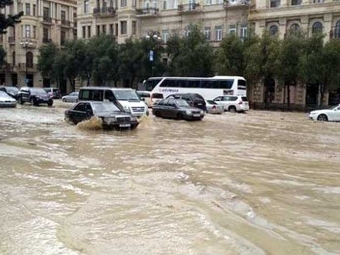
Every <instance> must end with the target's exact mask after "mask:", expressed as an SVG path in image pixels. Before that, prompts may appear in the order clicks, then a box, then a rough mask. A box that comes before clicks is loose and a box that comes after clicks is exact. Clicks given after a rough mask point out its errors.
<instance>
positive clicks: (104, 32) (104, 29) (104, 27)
mask: <svg viewBox="0 0 340 255" xmlns="http://www.w3.org/2000/svg"><path fill="white" fill-rule="evenodd" d="M102 33H103V34H104V35H105V34H106V25H102Z"/></svg>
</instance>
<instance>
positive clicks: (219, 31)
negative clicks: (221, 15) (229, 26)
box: [215, 26, 222, 41]
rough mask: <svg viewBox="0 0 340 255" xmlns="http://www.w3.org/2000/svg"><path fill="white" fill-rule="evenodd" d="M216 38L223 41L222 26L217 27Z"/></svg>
mask: <svg viewBox="0 0 340 255" xmlns="http://www.w3.org/2000/svg"><path fill="white" fill-rule="evenodd" d="M215 40H216V41H222V26H217V27H215Z"/></svg>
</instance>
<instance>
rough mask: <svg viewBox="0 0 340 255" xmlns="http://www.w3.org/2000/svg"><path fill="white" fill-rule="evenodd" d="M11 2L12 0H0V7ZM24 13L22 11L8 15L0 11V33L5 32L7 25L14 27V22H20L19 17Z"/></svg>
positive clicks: (2, 7)
mask: <svg viewBox="0 0 340 255" xmlns="http://www.w3.org/2000/svg"><path fill="white" fill-rule="evenodd" d="M12 4H13V1H12V0H0V9H4V8H5V7H6V6H10V5H12ZM23 14H24V12H19V13H18V14H15V15H11V14H10V15H8V16H7V17H6V16H5V14H3V13H0V34H6V32H7V28H8V27H14V26H15V24H17V23H19V22H20V20H19V19H20V17H21V16H22V15H23Z"/></svg>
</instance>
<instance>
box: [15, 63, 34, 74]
mask: <svg viewBox="0 0 340 255" xmlns="http://www.w3.org/2000/svg"><path fill="white" fill-rule="evenodd" d="M26 69H27V72H30V73H32V72H38V69H37V64H33V65H26V63H18V66H17V70H18V71H19V72H26Z"/></svg>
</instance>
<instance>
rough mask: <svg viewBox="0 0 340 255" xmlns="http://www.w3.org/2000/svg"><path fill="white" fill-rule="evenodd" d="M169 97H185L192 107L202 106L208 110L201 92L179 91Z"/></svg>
mask: <svg viewBox="0 0 340 255" xmlns="http://www.w3.org/2000/svg"><path fill="white" fill-rule="evenodd" d="M167 98H175V99H183V100H185V101H187V103H188V104H189V105H190V106H191V107H195V108H200V109H201V110H203V111H205V112H206V111H207V107H206V103H205V100H204V98H203V97H202V96H201V95H200V94H197V93H185V94H180V93H177V94H172V95H170V96H168V97H167Z"/></svg>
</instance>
